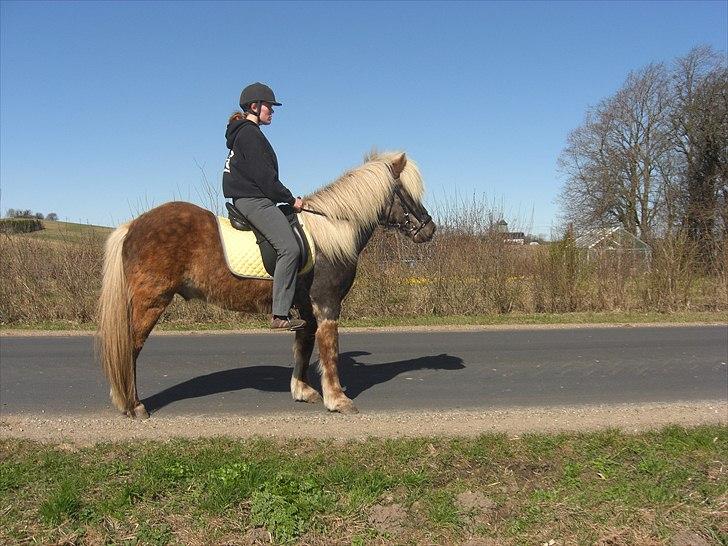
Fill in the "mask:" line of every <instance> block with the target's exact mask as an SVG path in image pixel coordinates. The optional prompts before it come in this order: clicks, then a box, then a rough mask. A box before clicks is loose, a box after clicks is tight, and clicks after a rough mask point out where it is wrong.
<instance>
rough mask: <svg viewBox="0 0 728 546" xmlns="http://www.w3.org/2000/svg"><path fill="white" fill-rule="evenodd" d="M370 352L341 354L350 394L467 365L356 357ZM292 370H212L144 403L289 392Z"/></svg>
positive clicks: (445, 358) (438, 358) (452, 360)
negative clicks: (366, 360) (424, 372)
mask: <svg viewBox="0 0 728 546" xmlns="http://www.w3.org/2000/svg"><path fill="white" fill-rule="evenodd" d="M369 354H371V353H367V352H364V351H350V352H346V353H341V354H340V355H339V375H340V378H341V384H342V385H344V387H345V389H346V394H347V396H349V398H356V397H357V396H359V395H360V394H361V393H362V392H364V391H365V390H367V389H368V388H370V387H372V386H374V385H379V384H380V383H385V382H387V381H389V380H391V379H393V378H394V377H396V376H397V375H399V374H401V373H406V372H412V371H415V370H427V369H430V370H461V369H463V368H465V365H464V364H463V359H462V358H459V357H457V356H450V355H447V354H439V355H433V356H423V357H419V358H413V359H410V360H400V361H397V362H385V363H383V364H362V363H360V362H357V361H356V360H355V358H356V357H358V356H364V355H369ZM316 366H317V363H316V362H314V363H312V365H311V367H310V368H309V377H310V378H311V385H312V386H313V387H314V388H316V389H319V391H320V388H321V385H320V381H319V376H318V373H316V371H315V368H316ZM292 371H293V370H292V368H291V367H289V366H248V367H244V368H235V369H232V370H223V371H220V372H213V373H210V374H206V375H201V376H198V377H195V378H193V379H189V380H187V381H184V382H182V383H178V384H177V385H174V386H172V387H169V388H167V389H164V390H163V391H160V392H158V393H156V394H153V395H152V396H150V397H148V398H145V399H144V400H142V403H143V404H144V406H145V407H146V408H147V411H150V412H153V411H158V410H160V409H162V408H163V407H165V406H168V405H169V404H172V403H174V402H179V401H180V400H186V399H188V398H199V397H201V396H208V395H211V394H218V393H223V392H233V391H239V390H242V389H256V390H260V391H265V392H288V390H289V388H290V381H291V373H292Z"/></svg>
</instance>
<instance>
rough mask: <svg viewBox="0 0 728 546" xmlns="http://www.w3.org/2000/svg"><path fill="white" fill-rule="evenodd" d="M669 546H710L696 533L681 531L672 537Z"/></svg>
mask: <svg viewBox="0 0 728 546" xmlns="http://www.w3.org/2000/svg"><path fill="white" fill-rule="evenodd" d="M670 546H710V543H709V542H708V541H707V540H705V539H704V538H703V537H701V536H700V535H699V534H697V533H693V532H692V531H681V532H680V533H678V534H676V535H675V536H674V537H672V539H671V540H670Z"/></svg>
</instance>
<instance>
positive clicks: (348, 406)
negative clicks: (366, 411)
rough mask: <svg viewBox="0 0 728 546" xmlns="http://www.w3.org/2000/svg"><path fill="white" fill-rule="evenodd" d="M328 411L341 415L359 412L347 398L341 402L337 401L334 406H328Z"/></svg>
mask: <svg viewBox="0 0 728 546" xmlns="http://www.w3.org/2000/svg"><path fill="white" fill-rule="evenodd" d="M329 411H332V412H337V413H341V414H342V415H355V414H357V413H359V410H358V409H356V406H355V405H354V402H352V401H351V400H349V399H348V398H347V399H346V400H344V401H342V402H339V403H338V404H336V405H335V406H334V407H332V408H329Z"/></svg>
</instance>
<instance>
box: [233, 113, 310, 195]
mask: <svg viewBox="0 0 728 546" xmlns="http://www.w3.org/2000/svg"><path fill="white" fill-rule="evenodd" d="M225 138H226V140H227V147H228V149H229V150H230V153H229V154H228V158H227V161H226V162H225V169H224V170H223V173H222V191H223V194H224V195H225V197H231V198H233V199H237V198H238V197H267V198H268V199H270V200H271V201H273V202H274V203H288V204H289V205H293V203H295V201H296V199H295V197H293V194H292V193H291V192H290V191H289V190H288V188H286V187H285V186H284V185H283V183H281V181H280V180H279V179H278V158H277V157H276V153H275V152H274V151H273V147H272V146H271V145H270V142H268V139H267V138H265V135H263V132H262V131H261V130H260V127H258V125H257V124H256V123H253V122H252V121H250V120H247V119H238V120H235V121H233V122H232V123H230V124H229V125H228V126H227V130H226V131H225Z"/></svg>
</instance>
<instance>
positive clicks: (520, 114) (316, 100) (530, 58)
mask: <svg viewBox="0 0 728 546" xmlns="http://www.w3.org/2000/svg"><path fill="white" fill-rule="evenodd" d="M727 5H728V2H725V1H721V2H644V3H641V2H624V3H622V2H583V3H582V2H504V3H502V2H482V3H478V2H463V3H457V2H447V3H439V2H402V3H389V2H366V3H356V2H341V3H337V2H314V3H305V2H291V3H287V2H281V3H267V2H266V3H263V2H251V3H238V2H224V3H215V2H200V3H196V2H102V3H93V2H49V3H45V2H44V3H32V2H26V1H23V2H8V1H3V2H2V3H1V8H0V10H1V11H0V46H1V52H0V70H1V72H0V103H1V105H0V139H1V142H0V145H1V148H0V183H1V185H2V195H1V196H0V199H1V201H0V209H2V213H3V214H4V213H5V212H6V211H7V209H8V208H21V209H25V208H29V209H32V210H33V211H40V212H43V213H47V212H50V211H55V212H56V213H58V215H59V217H60V218H61V219H67V220H69V221H74V222H83V223H86V222H88V223H92V224H101V225H115V224H118V223H120V222H122V221H125V220H128V219H129V218H131V217H133V216H136V215H137V214H139V213H140V212H143V211H144V210H146V209H147V208H150V207H151V206H154V205H158V204H161V203H163V202H165V201H169V200H172V199H180V198H181V199H185V200H190V201H194V202H197V203H199V204H203V205H207V206H208V207H211V206H212V205H211V203H213V202H214V197H213V201H210V198H209V197H208V192H207V191H206V190H205V189H204V186H205V185H204V184H203V182H202V180H203V172H204V175H205V176H206V177H207V179H208V181H209V185H210V186H211V187H212V188H213V189H214V191H215V192H217V194H218V195H219V196H220V197H219V199H218V201H219V202H220V203H221V202H222V197H221V195H222V192H221V190H220V175H221V171H222V167H223V164H224V160H225V156H226V148H225V140H224V132H225V125H226V122H227V118H228V116H229V114H230V113H231V112H232V111H233V110H234V109H235V108H236V106H237V100H238V97H239V94H240V90H241V89H242V87H243V86H244V85H246V84H247V83H250V82H253V81H256V80H258V81H263V82H267V83H268V84H269V85H271V86H272V87H273V89H274V90H275V92H276V95H277V97H278V98H279V100H280V101H281V102H283V103H284V105H283V106H281V107H279V108H278V109H277V111H276V115H275V119H274V122H273V124H272V125H271V126H269V127H267V128H265V129H264V130H265V132H266V134H267V136H268V138H269V139H270V141H271V142H272V144H273V146H274V148H275V149H276V152H277V154H278V157H279V162H280V171H281V179H282V180H283V182H284V183H285V184H286V185H288V187H289V188H290V189H291V190H292V191H293V192H294V194H305V193H308V192H310V191H313V190H314V189H315V188H317V187H319V186H321V185H323V184H325V183H327V182H329V181H331V180H332V179H334V178H336V177H337V176H338V175H339V174H341V172H342V171H344V170H345V169H347V168H349V167H352V166H355V165H357V164H359V163H360V161H361V159H362V156H363V154H364V153H365V152H367V151H368V150H370V149H371V148H372V147H376V148H378V149H403V150H406V151H407V152H408V154H409V155H410V156H411V157H412V158H413V159H415V160H416V161H417V162H418V164H419V165H420V168H421V170H422V172H423V174H424V177H425V183H426V186H427V189H428V195H427V198H426V200H427V202H428V204H430V205H433V206H435V205H437V204H438V203H440V204H442V203H446V202H452V201H453V200H454V199H455V198H456V197H455V196H459V197H460V198H464V199H469V198H471V197H472V196H473V195H476V196H478V199H480V198H481V196H485V197H486V198H487V199H488V200H489V201H491V202H495V203H497V204H498V205H499V206H501V207H502V208H503V210H504V212H505V216H506V219H507V220H508V221H509V222H511V225H512V226H514V224H518V225H519V227H521V228H524V227H525V228H526V229H528V228H529V227H530V228H531V229H530V230H531V231H533V232H534V233H545V234H548V233H549V232H550V229H551V226H552V225H555V223H556V217H557V213H558V208H557V203H556V197H557V195H558V192H559V188H560V185H561V182H562V181H561V179H560V175H559V173H558V170H557V166H556V161H557V158H558V156H559V153H560V151H561V150H562V149H563V147H564V145H565V142H566V137H567V135H568V133H569V131H570V130H571V129H573V128H575V127H577V126H578V125H579V124H580V123H581V122H582V120H583V116H584V113H585V111H586V109H587V108H588V107H589V106H590V105H594V104H596V103H598V102H599V101H600V100H601V99H603V98H605V97H606V96H608V95H610V94H612V93H614V91H616V90H617V89H618V88H619V87H620V86H621V85H622V83H623V82H624V80H625V78H626V76H627V74H628V73H629V71H630V70H635V69H638V68H640V67H642V66H644V65H645V64H647V63H650V62H661V61H664V62H670V61H672V60H673V59H674V58H675V57H677V56H681V55H684V54H685V53H687V52H688V51H689V50H690V49H691V48H692V47H694V46H696V45H698V44H708V45H712V46H713V47H714V48H716V49H717V50H720V51H725V50H726V49H727V48H728V44H727V42H728V22H727V21H728V8H727Z"/></svg>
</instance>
